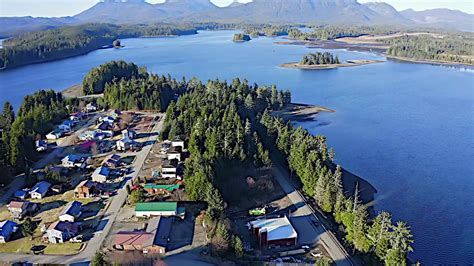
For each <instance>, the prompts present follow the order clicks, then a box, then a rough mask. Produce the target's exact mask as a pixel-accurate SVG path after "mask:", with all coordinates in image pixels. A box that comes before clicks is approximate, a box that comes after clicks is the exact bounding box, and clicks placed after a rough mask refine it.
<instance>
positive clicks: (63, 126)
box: [58, 120, 76, 132]
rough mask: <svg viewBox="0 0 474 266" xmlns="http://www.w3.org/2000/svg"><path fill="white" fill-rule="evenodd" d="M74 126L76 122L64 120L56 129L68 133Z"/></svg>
mask: <svg viewBox="0 0 474 266" xmlns="http://www.w3.org/2000/svg"><path fill="white" fill-rule="evenodd" d="M75 125H76V122H75V121H72V120H66V121H64V122H63V123H62V124H61V125H59V126H58V129H60V130H62V131H64V132H68V131H72V128H73V127H74V126H75Z"/></svg>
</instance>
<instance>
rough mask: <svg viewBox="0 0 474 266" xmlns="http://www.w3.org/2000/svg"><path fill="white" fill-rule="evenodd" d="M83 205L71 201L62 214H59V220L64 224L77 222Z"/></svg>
mask: <svg viewBox="0 0 474 266" xmlns="http://www.w3.org/2000/svg"><path fill="white" fill-rule="evenodd" d="M81 208H82V203H81V202H79V201H71V202H69V203H68V204H67V205H66V207H64V209H63V211H62V212H61V214H59V220H60V221H62V222H71V223H73V222H75V220H76V219H77V218H79V216H80V215H81V213H82V212H81Z"/></svg>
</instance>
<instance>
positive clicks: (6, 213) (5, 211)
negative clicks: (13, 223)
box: [0, 205, 11, 221]
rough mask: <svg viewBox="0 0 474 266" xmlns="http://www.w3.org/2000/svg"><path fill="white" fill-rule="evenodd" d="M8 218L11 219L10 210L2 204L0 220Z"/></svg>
mask: <svg viewBox="0 0 474 266" xmlns="http://www.w3.org/2000/svg"><path fill="white" fill-rule="evenodd" d="M8 219H11V216H10V211H8V208H7V206H6V205H4V206H2V207H1V208H0V221H4V220H8Z"/></svg>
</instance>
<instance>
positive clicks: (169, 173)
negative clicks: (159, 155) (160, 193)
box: [161, 164, 177, 178]
mask: <svg viewBox="0 0 474 266" xmlns="http://www.w3.org/2000/svg"><path fill="white" fill-rule="evenodd" d="M176 172H177V168H176V166H173V165H170V164H164V165H163V166H162V167H161V177H163V178H176Z"/></svg>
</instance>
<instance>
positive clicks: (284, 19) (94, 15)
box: [0, 0, 474, 36]
mask: <svg viewBox="0 0 474 266" xmlns="http://www.w3.org/2000/svg"><path fill="white" fill-rule="evenodd" d="M88 22H105V23H115V24H138V23H155V22H247V23H331V24H350V25H353V24H360V25H390V26H393V25H396V26H410V27H413V26H418V27H433V28H443V29H450V30H461V31H474V15H472V14H467V13H464V12H461V11H457V10H450V9H432V10H425V11H414V10H412V9H408V10H404V11H401V12H399V11H397V10H396V9H395V8H394V7H392V6H391V5H389V4H386V3H382V2H373V3H365V4H361V3H359V2H358V1H357V0H253V2H250V3H246V4H242V3H239V2H237V1H234V2H233V3H232V4H231V5H229V6H227V7H218V6H216V5H214V4H213V3H212V2H210V0H167V1H166V2H164V3H160V4H149V3H147V2H146V1H145V0H102V1H101V2H99V3H97V4H96V5H94V6H93V7H91V8H89V9H87V10H85V11H83V12H81V13H79V14H77V15H75V16H72V17H62V18H33V17H1V18H0V36H12V35H15V34H19V33H23V32H26V31H33V30H40V29H49V28H54V27H59V26H64V25H76V24H82V23H88Z"/></svg>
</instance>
